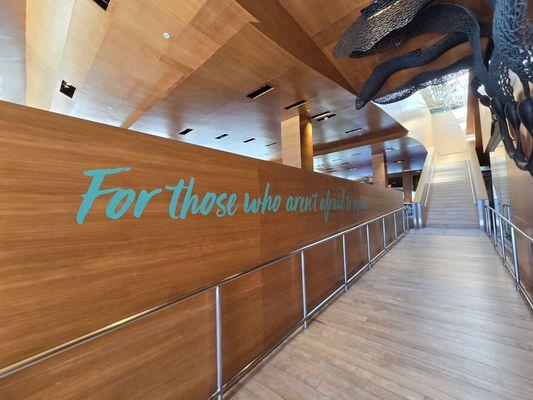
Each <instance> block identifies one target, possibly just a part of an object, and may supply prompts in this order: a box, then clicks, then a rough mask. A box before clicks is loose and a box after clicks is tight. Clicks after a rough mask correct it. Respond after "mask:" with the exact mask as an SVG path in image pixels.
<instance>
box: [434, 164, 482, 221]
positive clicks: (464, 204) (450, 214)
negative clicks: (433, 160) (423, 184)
mask: <svg viewBox="0 0 533 400" xmlns="http://www.w3.org/2000/svg"><path fill="white" fill-rule="evenodd" d="M426 226H427V227H438V228H479V220H478V215H477V208H476V206H475V205H474V201H473V199H472V189H471V186H470V179H469V176H468V166H467V161H466V160H461V161H452V162H438V163H437V164H436V165H435V171H434V173H433V179H432V182H431V190H430V198H429V204H428V214H427V220H426Z"/></svg>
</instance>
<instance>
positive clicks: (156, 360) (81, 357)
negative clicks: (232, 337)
mask: <svg viewBox="0 0 533 400" xmlns="http://www.w3.org/2000/svg"><path fill="white" fill-rule="evenodd" d="M214 300H215V299H214V290H211V291H210V292H205V293H203V294H201V295H198V296H195V297H193V298H191V299H189V300H187V301H184V302H181V303H178V304H176V305H174V306H172V307H170V308H168V309H165V310H163V311H160V312H158V313H156V314H154V315H151V316H149V317H147V318H145V319H142V320H140V321H137V322H135V323H133V324H131V325H128V326H127V327H125V328H122V329H119V330H116V331H114V332H111V333H109V334H107V335H104V336H101V337H99V338H97V339H95V340H93V341H90V342H87V343H85V344H83V345H81V346H79V347H76V348H74V349H72V350H69V351H67V352H64V353H61V354H60V355H58V356H55V357H52V358H49V359H48V360H45V361H43V362H41V363H39V364H36V365H33V366H31V367H29V368H27V369H25V370H23V371H22V372H19V373H17V374H14V375H11V376H8V377H7V378H3V379H0V398H2V399H9V400H19V399H20V400H30V399H62V400H67V399H71V400H79V399H98V400H104V399H109V400H116V399H148V398H152V399H178V398H179V399H189V400H196V399H205V398H207V397H209V396H210V395H211V394H212V393H214V392H215V391H216V353H215V307H214Z"/></svg>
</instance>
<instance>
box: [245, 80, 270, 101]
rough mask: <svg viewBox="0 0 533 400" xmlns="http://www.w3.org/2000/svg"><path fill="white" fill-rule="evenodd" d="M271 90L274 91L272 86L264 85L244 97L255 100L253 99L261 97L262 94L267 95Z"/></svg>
mask: <svg viewBox="0 0 533 400" xmlns="http://www.w3.org/2000/svg"><path fill="white" fill-rule="evenodd" d="M271 90H274V86H272V85H269V84H268V83H266V84H264V85H263V86H261V87H260V88H259V89H257V90H254V91H253V92H251V93H248V94H247V95H246V97H248V98H249V99H252V100H255V99H257V98H259V97H261V96H263V95H264V94H267V93H268V92H270V91H271Z"/></svg>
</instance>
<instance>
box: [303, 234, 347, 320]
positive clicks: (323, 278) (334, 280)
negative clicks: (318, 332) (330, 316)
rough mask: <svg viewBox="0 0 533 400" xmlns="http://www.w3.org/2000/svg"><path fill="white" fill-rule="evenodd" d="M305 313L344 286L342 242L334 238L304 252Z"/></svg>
mask: <svg viewBox="0 0 533 400" xmlns="http://www.w3.org/2000/svg"><path fill="white" fill-rule="evenodd" d="M304 255H305V283H306V291H307V311H308V312H310V311H311V310H313V308H315V307H316V306H318V305H319V304H320V303H321V302H322V301H323V300H325V299H326V297H328V296H329V295H330V294H331V293H333V292H334V291H335V290H336V289H338V288H339V287H340V286H341V285H343V284H344V267H343V260H342V240H341V238H336V239H333V240H330V241H328V242H326V243H324V244H321V245H319V246H316V247H312V248H311V249H309V250H306V251H305V252H304Z"/></svg>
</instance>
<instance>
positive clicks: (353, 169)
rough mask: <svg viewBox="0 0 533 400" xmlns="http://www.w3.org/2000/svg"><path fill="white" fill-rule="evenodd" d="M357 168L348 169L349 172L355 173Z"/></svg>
mask: <svg viewBox="0 0 533 400" xmlns="http://www.w3.org/2000/svg"><path fill="white" fill-rule="evenodd" d="M356 169H357V168H356V167H352V168H348V171H355V170H356Z"/></svg>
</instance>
